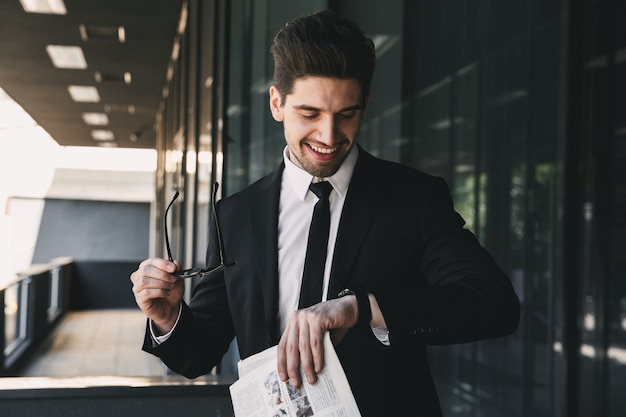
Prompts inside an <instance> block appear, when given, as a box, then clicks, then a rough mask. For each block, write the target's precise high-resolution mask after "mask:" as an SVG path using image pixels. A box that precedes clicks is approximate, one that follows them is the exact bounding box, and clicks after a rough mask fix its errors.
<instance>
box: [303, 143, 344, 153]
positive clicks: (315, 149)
mask: <svg viewBox="0 0 626 417" xmlns="http://www.w3.org/2000/svg"><path fill="white" fill-rule="evenodd" d="M309 146H310V147H311V149H313V150H314V151H315V152H317V153H322V154H331V153H334V152H337V149H338V148H337V147H335V148H320V147H319V146H315V145H309Z"/></svg>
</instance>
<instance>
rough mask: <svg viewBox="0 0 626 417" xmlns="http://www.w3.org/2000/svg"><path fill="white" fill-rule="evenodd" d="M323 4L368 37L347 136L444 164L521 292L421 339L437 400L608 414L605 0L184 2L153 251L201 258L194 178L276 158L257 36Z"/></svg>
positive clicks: (236, 186)
mask: <svg viewBox="0 0 626 417" xmlns="http://www.w3.org/2000/svg"><path fill="white" fill-rule="evenodd" d="M323 8H330V9H333V10H335V11H337V12H339V13H341V14H344V15H346V16H348V17H350V18H353V19H354V20H356V21H357V22H359V23H360V25H361V27H362V28H363V29H364V31H365V32H366V34H367V35H368V36H370V37H371V38H372V39H373V40H374V42H375V44H376V48H377V56H378V60H377V69H376V73H375V77H374V81H373V88H372V99H371V101H370V106H369V107H368V110H367V116H366V120H365V122H364V126H363V129H362V133H361V137H360V143H361V144H362V145H363V146H364V147H365V148H366V149H367V150H368V151H369V152H371V153H373V154H375V155H377V156H379V157H382V158H385V159H390V160H394V161H398V162H401V163H404V164H407V165H410V166H413V167H416V168H418V169H421V170H423V171H426V172H428V173H430V174H434V175H439V176H442V177H444V178H445V179H446V180H447V182H448V184H449V185H450V188H451V191H452V193H453V198H454V201H455V205H456V209H457V211H459V213H461V214H462V216H463V217H464V218H465V219H466V221H467V227H468V228H470V229H471V230H472V231H474V232H475V233H476V235H477V236H478V238H479V239H480V240H481V241H482V242H483V244H484V245H485V246H486V247H487V248H488V249H489V250H490V251H491V253H492V254H493V255H494V256H495V258H496V259H497V260H498V262H499V263H500V265H501V266H502V267H503V269H504V270H505V271H506V272H507V273H508V274H509V277H510V278H511V280H512V282H513V284H514V286H515V288H516V290H517V293H518V295H519V297H520V300H521V302H522V320H521V323H520V327H519V329H518V331H517V332H516V333H515V334H514V335H513V336H511V337H508V338H504V339H499V340H489V341H484V342H479V343H471V344H463V345H453V346H436V347H435V346H433V347H431V348H430V355H431V356H430V357H431V363H432V368H433V371H434V375H435V379H436V383H437V386H438V389H439V392H440V397H441V400H442V406H443V408H444V415H445V416H467V417H470V416H472V417H496V416H498V417H500V416H507V417H518V416H519V417H522V416H523V417H542V416H545V417H548V416H550V417H561V416H562V417H576V416H608V417H618V416H623V415H624V410H625V409H626V398H625V396H624V395H623V392H622V390H623V387H624V386H625V384H626V279H625V277H624V274H625V272H626V215H625V213H626V25H625V24H624V22H625V21H626V2H624V1H623V0H569V1H566V0H551V1H546V0H528V1H523V2H520V1H513V0H440V1H428V0H406V1H401V0H386V1H384V2H383V1H375V0H335V1H319V0H307V1H304V0H300V1H295V0H231V1H226V0H203V1H200V0H188V1H186V2H185V3H184V6H183V10H182V12H181V19H180V25H179V32H178V36H177V39H176V41H175V44H174V50H173V54H172V61H171V63H170V69H169V71H168V78H167V81H166V83H165V85H164V91H163V100H162V107H161V111H160V113H159V117H158V126H157V127H158V146H157V150H158V153H159V157H158V165H159V168H158V172H157V197H158V200H157V205H156V210H155V221H154V236H155V239H154V251H155V254H157V255H160V256H162V255H163V254H164V253H165V248H164V244H163V243H162V242H163V241H164V239H163V236H162V233H163V232H162V230H163V229H162V218H163V215H162V214H163V211H164V208H165V206H166V204H167V202H168V201H169V199H170V198H171V196H172V194H173V192H174V190H175V189H176V190H180V191H181V192H182V197H183V198H182V199H181V201H182V203H178V204H177V205H175V206H174V207H173V208H172V212H170V218H169V222H170V229H169V230H170V239H171V240H172V242H173V245H172V249H173V251H174V253H175V255H176V257H177V258H178V259H181V260H182V261H183V263H185V264H188V265H191V264H202V263H203V261H204V251H205V248H206V240H207V233H206V228H207V222H208V216H209V210H208V207H209V205H208V203H209V194H210V184H211V183H212V182H214V181H218V182H219V183H220V184H221V188H220V190H221V195H230V194H232V193H234V192H236V191H238V190H241V189H242V188H244V187H245V186H247V185H248V184H250V183H251V182H253V181H255V180H256V179H258V178H260V177H261V176H263V175H265V174H267V173H268V172H270V171H271V170H273V169H274V168H275V167H276V166H277V164H278V163H279V162H280V160H281V158H282V149H283V147H284V143H285V142H284V138H283V136H282V127H281V125H280V124H278V123H276V122H275V121H274V120H273V119H272V117H271V115H270V112H269V105H268V88H269V86H270V85H271V80H272V72H273V63H272V59H271V55H270V52H269V45H270V43H271V40H272V37H273V35H274V33H275V32H276V31H277V30H278V29H279V28H280V26H281V25H282V24H284V23H285V22H286V21H288V20H291V19H292V18H294V17H296V16H298V15H302V14H307V13H310V12H313V11H316V10H319V9H323ZM234 360H236V352H233V353H232V357H231V358H229V359H228V360H227V361H225V363H224V365H223V367H221V369H219V370H218V371H219V372H233V369H234V368H232V366H230V364H229V362H233V361H234ZM407 377H409V378H410V376H407Z"/></svg>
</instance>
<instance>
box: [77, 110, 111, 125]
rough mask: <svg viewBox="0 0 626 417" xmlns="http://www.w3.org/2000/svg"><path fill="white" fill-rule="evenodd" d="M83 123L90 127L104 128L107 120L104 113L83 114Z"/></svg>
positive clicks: (107, 122)
mask: <svg viewBox="0 0 626 417" xmlns="http://www.w3.org/2000/svg"><path fill="white" fill-rule="evenodd" d="M82 116H83V121H84V122H85V124H88V125H91V126H106V125H108V124H109V118H108V116H107V115H106V114H105V113H83V114H82Z"/></svg>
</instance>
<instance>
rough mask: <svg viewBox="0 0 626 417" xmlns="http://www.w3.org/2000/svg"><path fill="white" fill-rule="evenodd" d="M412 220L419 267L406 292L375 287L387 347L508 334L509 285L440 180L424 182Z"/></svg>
mask: <svg viewBox="0 0 626 417" xmlns="http://www.w3.org/2000/svg"><path fill="white" fill-rule="evenodd" d="M422 191H424V192H422V193H421V194H422V196H424V197H421V198H422V199H423V200H424V202H423V203H422V204H421V209H420V211H419V212H418V213H416V216H418V221H417V222H416V223H415V224H416V225H417V226H416V229H418V230H417V232H416V234H417V235H418V243H417V245H416V248H417V249H416V252H417V253H415V254H414V255H415V259H416V260H417V262H418V265H417V266H416V267H415V268H414V270H413V271H412V272H410V273H409V274H408V276H406V277H404V278H403V281H402V282H403V283H404V285H403V286H404V287H405V288H388V287H387V288H385V287H380V288H377V289H376V293H375V295H376V298H377V300H378V303H379V305H380V308H381V311H382V312H383V315H384V317H385V320H386V321H387V325H388V328H389V332H390V338H391V343H392V344H393V343H402V342H403V341H404V340H407V339H414V338H420V339H422V340H423V342H424V343H429V344H451V343H464V342H471V341H477V340H482V339H488V338H496V337H502V336H506V335H509V334H511V333H513V332H514V331H515V330H516V329H517V326H518V323H519V315H520V304H519V299H518V297H517V295H516V294H515V291H514V289H513V287H512V285H511V282H510V280H509V278H508V277H507V275H506V274H505V273H504V272H503V271H502V269H501V268H500V267H499V266H498V265H497V264H496V262H495V260H494V259H493V257H492V256H491V255H490V254H489V253H488V252H487V251H486V250H485V248H483V247H482V246H481V244H480V243H479V242H478V240H477V239H476V237H475V235H474V234H472V233H471V232H470V231H469V230H467V229H465V228H464V225H465V222H464V221H463V219H462V218H461V217H460V216H459V214H458V213H456V212H455V211H454V208H453V204H452V199H451V196H450V192H449V190H448V187H447V185H446V184H445V182H444V181H443V180H442V179H432V180H431V181H429V182H428V185H427V187H426V189H425V190H422Z"/></svg>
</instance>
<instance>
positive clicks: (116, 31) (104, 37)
mask: <svg viewBox="0 0 626 417" xmlns="http://www.w3.org/2000/svg"><path fill="white" fill-rule="evenodd" d="M78 30H79V32H80V37H81V39H82V40H83V41H85V42H87V41H109V42H111V41H113V42H119V43H124V42H126V29H124V26H108V25H83V24H81V25H79V26H78Z"/></svg>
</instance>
